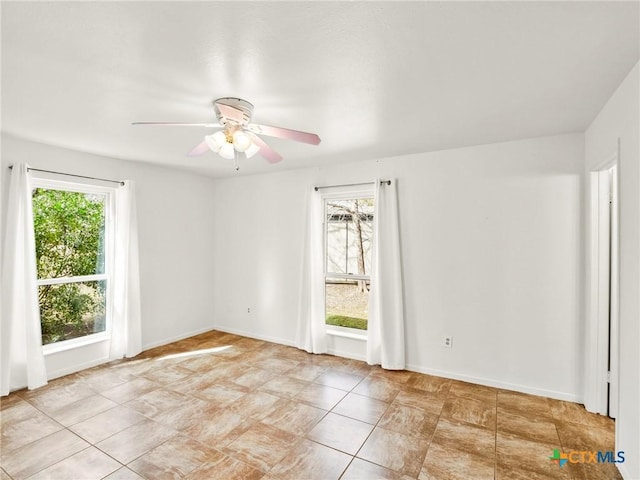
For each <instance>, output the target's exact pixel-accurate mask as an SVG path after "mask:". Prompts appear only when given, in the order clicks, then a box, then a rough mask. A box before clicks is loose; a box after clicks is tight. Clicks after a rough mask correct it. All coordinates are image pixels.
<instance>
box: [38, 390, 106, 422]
mask: <svg viewBox="0 0 640 480" xmlns="http://www.w3.org/2000/svg"><path fill="white" fill-rule="evenodd" d="M117 406H118V404H117V403H116V402H114V401H113V400H109V399H108V398H105V397H103V396H102V395H97V394H96V395H92V396H90V397H87V398H82V399H80V400H76V401H75V402H73V403H70V404H68V405H64V406H62V407H60V408H58V409H56V410H54V411H53V412H50V413H49V416H50V417H51V418H53V419H54V420H55V421H57V422H60V423H61V424H63V425H65V426H67V427H68V426H70V425H75V424H76V423H80V422H82V421H84V420H87V419H88V418H91V417H94V416H96V415H97V414H99V413H102V412H105V411H107V410H111V409H112V408H115V407H117Z"/></svg>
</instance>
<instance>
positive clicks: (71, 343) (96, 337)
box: [42, 332, 109, 356]
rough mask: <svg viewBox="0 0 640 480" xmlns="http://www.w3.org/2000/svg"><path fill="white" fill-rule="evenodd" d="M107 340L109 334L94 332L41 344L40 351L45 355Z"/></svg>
mask: <svg viewBox="0 0 640 480" xmlns="http://www.w3.org/2000/svg"><path fill="white" fill-rule="evenodd" d="M107 340H109V335H108V334H107V333H106V332H102V333H94V334H93V335H87V336H86V337H80V338H73V339H71V340H63V341H62V342H56V343H50V344H48V345H43V346H42V353H43V354H44V355H45V356H47V355H52V354H54V353H60V352H65V351H67V350H73V349H74V348H80V347H85V346H87V345H93V344H94V343H100V342H106V341H107Z"/></svg>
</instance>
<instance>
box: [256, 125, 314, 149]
mask: <svg viewBox="0 0 640 480" xmlns="http://www.w3.org/2000/svg"><path fill="white" fill-rule="evenodd" d="M246 128H247V130H249V131H251V132H253V133H258V134H260V135H268V136H270V137H277V138H286V139H288V140H295V141H296V142H303V143H310V144H311V145H318V144H319V143H320V137H319V136H318V135H316V134H315V133H308V132H301V131H299V130H291V129H290V128H283V127H271V126H269V125H258V124H256V123H250V124H249V125H247V127H246Z"/></svg>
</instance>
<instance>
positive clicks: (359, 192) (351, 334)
mask: <svg viewBox="0 0 640 480" xmlns="http://www.w3.org/2000/svg"><path fill="white" fill-rule="evenodd" d="M360 198H375V189H374V184H373V183H372V184H371V185H357V186H353V187H336V188H335V189H332V190H328V191H327V192H325V193H322V194H321V195H320V200H321V203H322V236H323V240H322V264H323V267H322V273H323V285H324V288H325V292H324V299H325V300H324V302H323V310H324V317H325V318H326V315H327V312H326V306H327V300H326V298H327V296H326V284H327V277H329V278H343V279H348V280H366V281H369V282H370V281H371V275H358V274H348V273H329V272H327V248H328V246H327V241H328V224H327V202H329V201H331V200H354V199H360ZM374 215H375V207H374ZM372 240H373V239H372ZM325 327H326V332H327V334H328V335H334V336H339V337H346V338H352V339H356V340H366V339H367V332H368V330H360V329H357V328H349V327H341V326H338V325H325Z"/></svg>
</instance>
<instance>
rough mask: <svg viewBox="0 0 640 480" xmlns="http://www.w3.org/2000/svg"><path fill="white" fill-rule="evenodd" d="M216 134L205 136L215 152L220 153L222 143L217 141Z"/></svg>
mask: <svg viewBox="0 0 640 480" xmlns="http://www.w3.org/2000/svg"><path fill="white" fill-rule="evenodd" d="M218 133H219V132H218ZM214 135H215V134H214ZM214 135H207V136H206V137H204V141H205V142H206V143H207V146H208V147H209V148H210V149H211V150H212V151H213V152H216V153H218V150H220V144H219V143H218V142H217V141H216V139H215V138H214Z"/></svg>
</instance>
